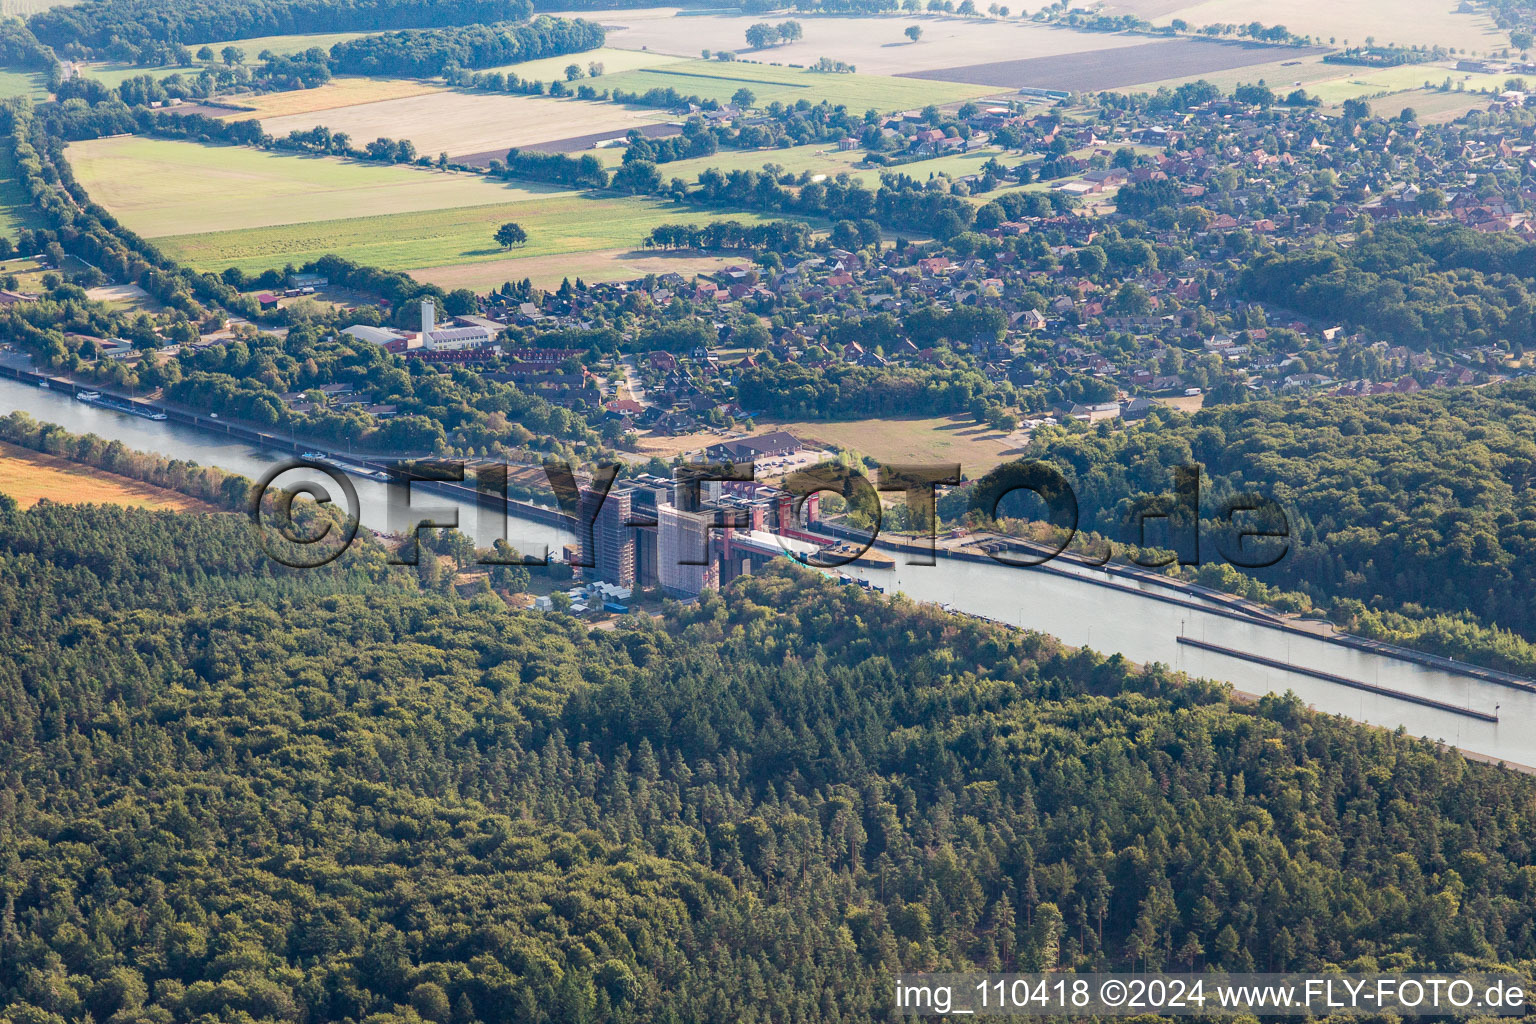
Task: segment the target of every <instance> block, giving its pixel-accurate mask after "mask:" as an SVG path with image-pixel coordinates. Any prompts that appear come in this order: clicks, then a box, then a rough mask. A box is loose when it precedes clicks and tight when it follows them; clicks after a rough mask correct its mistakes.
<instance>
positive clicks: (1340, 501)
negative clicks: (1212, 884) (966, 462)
mask: <svg viewBox="0 0 1536 1024" xmlns="http://www.w3.org/2000/svg"><path fill="white" fill-rule="evenodd" d="M1533 438H1536V381H1530V380H1523V381H1517V382H1511V383H1507V384H1502V385H1497V386H1493V387H1488V388H1481V389H1455V390H1436V391H1426V392H1423V393H1421V394H1417V395H1412V396H1380V397H1375V398H1368V399H1333V400H1330V401H1328V402H1326V403H1322V402H1305V401H1297V400H1291V401H1269V402H1252V403H1247V404H1243V405H1227V406H1218V407H1215V408H1212V409H1207V410H1203V411H1201V412H1199V413H1197V414H1195V415H1193V416H1181V415H1178V414H1165V413H1163V412H1161V411H1158V412H1155V413H1154V414H1153V419H1152V420H1151V421H1150V424H1149V425H1148V426H1147V427H1145V428H1144V429H1138V430H1124V431H1111V430H1108V429H1102V430H1093V431H1085V432H1067V431H1058V430H1045V431H1040V432H1038V433H1037V434H1036V435H1035V440H1034V441H1033V443H1032V445H1031V447H1030V449H1029V455H1031V456H1042V457H1046V458H1049V459H1051V460H1053V461H1054V462H1055V463H1056V464H1057V465H1058V466H1060V467H1061V468H1062V469H1063V470H1064V471H1065V472H1066V473H1067V475H1068V476H1069V477H1070V479H1071V480H1072V483H1073V487H1074V489H1075V491H1076V494H1077V499H1078V502H1079V503H1080V506H1081V511H1082V517H1083V521H1082V526H1083V528H1084V529H1089V530H1096V531H1099V532H1101V533H1104V534H1106V535H1108V536H1124V531H1123V524H1124V523H1125V521H1126V514H1127V512H1128V511H1129V509H1130V508H1131V505H1132V503H1133V502H1135V501H1136V500H1138V499H1139V498H1141V497H1143V496H1145V495H1149V494H1162V493H1171V484H1170V477H1169V470H1170V468H1171V467H1173V466H1176V465H1181V464H1189V463H1199V464H1201V465H1202V466H1203V467H1204V473H1205V478H1204V481H1203V487H1204V493H1203V494H1202V502H1203V509H1202V514H1203V515H1205V516H1208V517H1209V516H1214V515H1215V514H1216V513H1217V512H1218V510H1219V508H1220V503H1221V501H1222V499H1223V498H1225V497H1227V496H1230V495H1233V494H1236V493H1239V492H1244V491H1248V492H1258V493H1261V494H1267V495H1269V496H1271V497H1273V498H1275V499H1276V500H1278V501H1279V502H1280V503H1281V504H1282V505H1283V506H1284V507H1285V509H1286V511H1287V513H1288V515H1289V517H1290V525H1291V531H1292V535H1293V538H1294V541H1295V543H1293V545H1292V548H1291V552H1290V554H1288V555H1287V556H1286V558H1285V559H1283V560H1282V561H1281V562H1280V563H1279V564H1278V565H1276V566H1274V567H1273V568H1270V569H1263V570H1251V571H1250V574H1251V575H1253V576H1255V577H1256V578H1258V579H1261V580H1264V581H1266V582H1269V583H1272V584H1275V585H1279V586H1282V587H1284V588H1285V589H1288V590H1297V591H1301V592H1303V593H1306V594H1308V595H1310V596H1311V597H1312V598H1313V600H1315V601H1317V602H1318V603H1321V604H1325V605H1326V604H1329V603H1331V602H1334V601H1337V600H1339V599H1353V600H1357V601H1361V602H1365V603H1366V604H1367V605H1369V606H1374V607H1378V608H1385V609H1391V610H1395V611H1403V610H1406V611H1409V612H1413V613H1419V612H1423V611H1428V612H1431V613H1434V612H1446V613H1451V614H1457V613H1466V612H1470V613H1471V614H1472V615H1474V616H1476V617H1477V619H1478V620H1480V621H1481V622H1482V623H1483V624H1486V625H1493V624H1497V625H1499V626H1503V627H1507V628H1509V629H1513V630H1517V631H1519V632H1520V633H1522V634H1523V635H1524V636H1526V637H1527V638H1536V609H1533V608H1532V605H1531V602H1530V600H1529V595H1530V594H1531V593H1532V591H1533V589H1536V576H1533V571H1536V570H1533V567H1536V487H1533V485H1536V440H1533ZM963 500H964V498H963V497H961V498H957V499H951V505H950V506H949V511H950V512H951V513H953V512H955V510H956V506H955V504H954V503H955V502H956V501H962V502H963ZM1217 557H1218V556H1217V555H1216V553H1215V552H1214V551H1212V550H1210V548H1209V545H1207V547H1206V548H1205V558H1206V559H1207V560H1215V559H1217ZM1453 653H1454V652H1453Z"/></svg>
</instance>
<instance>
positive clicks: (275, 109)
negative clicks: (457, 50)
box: [227, 78, 448, 142]
mask: <svg viewBox="0 0 1536 1024" xmlns="http://www.w3.org/2000/svg"><path fill="white" fill-rule="evenodd" d="M447 91H448V90H447V89H445V88H444V87H443V86H441V85H433V84H431V83H430V82H422V81H418V80H417V79H414V78H333V79H331V80H330V81H329V82H326V83H325V84H324V85H320V86H316V87H315V88H313V89H294V90H292V91H290V92H269V93H266V94H265V95H261V96H232V97H229V98H228V99H227V102H229V103H237V104H239V105H240V106H242V107H248V108H250V109H248V110H242V111H239V112H238V113H234V114H231V115H229V117H228V118H227V120H230V121H249V120H251V119H252V118H256V117H260V118H269V117H300V116H301V115H312V114H316V113H318V112H320V111H323V110H324V111H329V110H336V109H338V108H341V107H353V106H357V105H358V104H363V103H381V102H384V101H386V100H398V99H404V98H406V97H408V96H425V95H429V94H432V93H441V92H447ZM316 124H329V121H316V120H314V119H313V118H309V119H307V120H305V122H304V123H303V124H301V125H293V126H291V128H302V129H308V128H313V127H314V126H315V125H316ZM291 128H284V129H283V134H285V135H286V134H287V133H288V132H289V131H290V130H291ZM268 130H269V131H270V130H271V129H268ZM391 137H392V138H393V136H391ZM376 138H378V136H377V135H371V136H369V137H368V140H367V141H370V142H371V141H372V140H373V139H376Z"/></svg>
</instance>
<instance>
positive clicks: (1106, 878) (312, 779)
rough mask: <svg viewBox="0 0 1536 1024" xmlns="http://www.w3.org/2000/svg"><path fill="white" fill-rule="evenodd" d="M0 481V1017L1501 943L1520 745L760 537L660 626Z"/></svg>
mask: <svg viewBox="0 0 1536 1024" xmlns="http://www.w3.org/2000/svg"><path fill="white" fill-rule="evenodd" d="M0 504H3V505H6V506H7V507H5V508H0V621H3V622H4V623H5V626H4V629H0V864H3V865H4V871H3V874H0V1005H3V1006H4V1009H0V1015H3V1016H6V1017H8V1018H9V1019H11V1020H15V1021H27V1022H32V1021H39V1022H42V1021H58V1020H69V1021H85V1020H87V1019H91V1020H96V1021H104V1020H117V1021H129V1020H142V1021H192V1020H194V1019H224V1020H296V1021H297V1020H308V1021H321V1020H347V1019H351V1020H362V1019H365V1018H366V1019H370V1020H373V1021H376V1022H379V1024H384V1022H389V1021H415V1020H422V1019H425V1020H430V1021H434V1022H452V1024H457V1022H470V1021H476V1020H483V1021H503V1020H507V1021H511V1020H516V1021H520V1022H521V1021H535V1022H539V1021H558V1022H574V1021H583V1022H588V1021H592V1022H595V1021H679V1022H681V1021H700V1022H705V1021H710V1022H713V1021H723V1020H731V1021H769V1020H772V1021H809V1020H817V1021H836V1020H848V1021H853V1020H867V1019H871V1018H884V1017H886V1016H887V1005H888V1004H887V995H886V989H885V983H886V978H887V977H888V975H889V973H890V972H892V971H895V970H898V969H918V968H938V967H970V966H975V967H990V968H1012V967H1017V968H1044V967H1050V966H1054V965H1069V966H1083V965H1089V964H1100V965H1109V966H1113V967H1117V968H1121V969H1123V968H1126V967H1137V968H1140V967H1154V968H1155V967H1159V966H1168V967H1187V966H1189V965H1193V966H1195V967H1196V968H1197V969H1198V968H1200V967H1203V966H1205V965H1207V964H1210V965H1219V966H1224V967H1230V968H1259V969H1281V968H1297V969H1300V968H1313V967H1317V966H1320V965H1322V964H1325V963H1334V964H1341V965H1348V966H1351V967H1356V968H1362V969H1370V968H1373V967H1382V968H1394V967H1409V966H1415V965H1425V966H1427V965H1437V966H1440V967H1445V968H1454V967H1461V966H1465V965H1474V964H1475V965H1492V964H1509V965H1514V966H1516V967H1517V969H1521V970H1523V971H1526V972H1529V970H1530V969H1531V968H1532V967H1533V966H1536V866H1533V858H1536V847H1533V838H1532V837H1533V836H1536V782H1533V780H1531V779H1529V778H1526V777H1524V776H1520V775H1517V774H1514V773H1510V772H1506V771H1502V770H1498V769H1494V768H1489V767H1483V766H1477V765H1473V764H1470V763H1468V762H1466V761H1465V760H1464V759H1463V758H1461V757H1460V756H1458V755H1456V754H1454V753H1451V752H1446V751H1438V750H1436V749H1435V748H1433V747H1431V746H1429V745H1426V744H1423V743H1420V742H1417V741H1414V740H1411V739H1409V738H1407V737H1405V736H1402V735H1394V734H1391V733H1387V732H1384V731H1380V730H1369V729H1365V728H1362V727H1357V726H1354V725H1351V724H1348V723H1346V722H1344V721H1342V720H1338V719H1333V718H1326V717H1320V716H1316V715H1313V714H1310V713H1308V712H1307V711H1306V710H1305V709H1304V708H1303V707H1302V706H1301V705H1300V704H1299V702H1297V701H1295V700H1286V699H1279V698H1270V699H1266V700H1264V701H1262V702H1260V703H1258V704H1249V705H1243V704H1236V703H1232V702H1230V701H1229V700H1228V698H1227V697H1226V696H1225V694H1224V692H1223V691H1220V690H1218V689H1217V688H1215V687H1212V686H1209V685H1205V684H1198V683H1190V682H1185V681H1183V680H1181V679H1177V678H1174V677H1171V676H1169V675H1168V674H1167V673H1166V672H1165V671H1164V670H1162V669H1161V668H1155V667H1154V668H1152V669H1150V670H1147V671H1139V670H1132V669H1131V668H1130V667H1129V666H1127V665H1126V664H1125V663H1124V662H1122V661H1120V660H1118V659H1112V660H1109V661H1105V660H1103V659H1101V658H1099V657H1098V656H1096V655H1093V654H1090V653H1083V652H1076V653H1073V652H1067V651H1064V650H1062V649H1061V648H1059V647H1058V646H1057V645H1056V644H1055V642H1054V641H1051V640H1049V639H1047V638H1043V637H1039V636H1035V635H1029V634H1022V633H1010V632H1004V631H1002V630H1000V629H999V628H997V627H993V626H989V625H986V624H982V623H977V622H972V621H967V620H960V619H956V618H953V617H950V616H947V615H945V614H943V613H941V612H939V611H937V610H935V609H931V608H923V607H919V606H917V605H914V604H912V603H910V602H907V601H905V600H901V599H892V600H886V599H884V598H880V597H874V596H871V595H868V594H866V593H863V592H860V591H858V590H857V589H856V588H848V587H836V586H834V585H832V584H831V583H829V582H827V581H824V580H821V579H819V578H817V577H814V576H811V575H810V574H808V573H805V572H804V571H801V570H795V569H790V568H788V567H786V568H784V569H779V570H773V571H771V572H768V573H766V574H764V575H762V576H759V577H755V578H751V579H748V580H745V581H742V582H740V583H738V584H736V585H733V586H732V587H731V588H729V589H728V590H727V592H725V593H724V594H718V595H717V594H713V593H708V594H706V595H705V596H704V597H703V598H702V599H701V601H700V602H699V603H698V605H696V606H694V607H690V608H676V609H674V610H673V611H672V613H671V616H670V618H669V619H667V620H666V621H659V622H653V621H650V620H646V619H639V620H625V621H624V622H623V623H622V624H621V626H620V628H618V629H617V630H614V631H612V632H607V633H603V632H588V631H587V629H586V627H585V626H583V625H582V624H580V623H578V622H576V621H575V620H572V619H569V618H566V617H561V616H544V615H540V614H537V613H518V612H513V611H509V610H508V609H506V608H505V606H504V605H503V604H502V602H501V601H500V599H499V598H496V597H494V596H491V595H488V594H484V595H480V596H476V597H473V598H467V599H466V598H461V597H458V596H456V595H455V594H454V593H453V592H452V591H451V590H449V589H448V588H447V586H446V583H447V578H446V576H445V574H444V573H443V571H442V570H441V567H440V565H439V564H437V563H436V562H434V560H433V559H432V558H430V557H424V561H425V562H426V564H425V565H424V566H423V567H421V568H420V569H418V570H410V569H405V568H402V567H390V566H387V565H385V564H383V553H382V551H381V550H380V549H379V548H378V547H377V546H375V545H372V544H364V545H361V546H359V547H356V548H354V549H353V551H351V552H349V553H348V555H347V556H345V557H344V558H343V559H342V560H341V561H339V562H338V563H336V564H334V565H332V566H330V567H327V568H325V569H321V570H312V571H307V572H299V571H293V570H287V569H283V568H281V567H278V566H275V565H274V564H273V563H271V562H269V561H267V560H266V559H265V557H264V556H263V555H262V554H261V553H260V551H259V548H258V547H257V546H256V545H255V544H254V543H253V542H252V540H251V537H250V535H249V533H248V532H247V527H246V525H245V524H244V522H243V521H242V520H241V519H240V518H239V517H236V516H228V515H210V516H186V515H173V514H168V513H149V512H142V511H128V510H122V509H115V508H105V507H76V506H61V505H54V504H49V503H44V504H41V505H39V506H37V507H35V508H33V509H32V510H30V511H27V512H20V511H16V510H15V509H14V507H13V506H10V505H9V504H8V503H0Z"/></svg>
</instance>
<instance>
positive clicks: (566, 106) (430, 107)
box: [253, 76, 667, 156]
mask: <svg viewBox="0 0 1536 1024" xmlns="http://www.w3.org/2000/svg"><path fill="white" fill-rule="evenodd" d="M615 77H617V76H615ZM310 91H311V92H320V91H321V90H320V89H314V90H310ZM253 105H254V104H253ZM666 119H667V115H666V114H665V113H663V112H661V111H656V110H637V109H634V108H631V107H625V106H621V105H619V104H617V103H602V102H596V101H587V100H574V99H555V98H553V97H549V96H513V95H508V94H505V93H476V92H458V91H448V90H442V89H433V90H431V91H429V92H425V93H424V94H421V95H416V96H409V97H406V98H404V99H391V100H383V101H380V102H356V103H354V104H353V105H350V106H337V107H335V108H334V109H328V110H326V111H325V112H324V114H323V116H316V114H315V113H312V112H311V113H303V114H291V115H288V116H285V117H272V116H265V115H263V116H262V122H261V126H262V128H264V129H265V130H266V131H267V132H268V133H270V134H272V135H287V134H288V133H289V132H290V131H293V130H294V129H299V130H301V131H302V130H306V129H309V128H313V127H314V126H315V125H317V124H324V125H325V126H326V127H327V128H329V129H331V131H333V132H346V133H347V134H348V135H350V136H352V138H353V140H354V141H356V142H359V143H362V142H368V141H371V140H373V139H376V138H379V137H381V136H382V137H386V138H392V139H410V140H411V141H412V142H413V143H415V144H416V149H417V151H418V152H421V153H427V154H431V155H436V154H437V153H447V154H449V155H450V156H461V155H468V154H472V153H483V152H485V151H487V150H494V149H501V150H505V149H507V148H508V147H509V146H519V147H521V146H531V145H535V144H537V143H540V142H552V141H555V140H558V139H564V138H567V137H569V136H572V135H581V134H584V133H587V132H603V131H612V132H614V134H616V135H622V134H623V133H624V132H625V131H626V130H628V129H629V128H632V127H635V126H637V125H641V124H650V123H655V122H657V121H664V120H666Z"/></svg>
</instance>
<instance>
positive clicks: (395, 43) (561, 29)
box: [330, 15, 604, 78]
mask: <svg viewBox="0 0 1536 1024" xmlns="http://www.w3.org/2000/svg"><path fill="white" fill-rule="evenodd" d="M603 35H604V33H603V28H602V26H601V25H598V24H596V23H594V22H590V21H585V20H582V19H580V18H575V19H572V18H551V17H549V16H548V15H540V16H539V17H537V18H535V19H534V20H533V21H532V22H529V23H527V24H514V23H513V22H512V21H501V22H499V23H496V24H482V25H475V24H471V25H461V26H451V27H443V28H433V29H427V30H420V31H405V32H391V33H386V34H381V35H373V36H363V37H361V38H359V39H351V40H347V41H344V42H340V43H337V44H336V45H334V46H332V47H331V54H330V64H331V70H332V71H333V72H335V73H337V74H348V75H409V76H413V77H420V78H425V77H431V76H435V75H441V74H444V73H445V72H446V71H448V70H449V69H451V68H486V67H494V66H496V65H498V64H514V63H517V62H520V61H528V60H537V59H539V58H541V57H557V56H560V55H562V54H567V53H578V52H580V51H582V50H591V49H595V48H597V47H599V46H602V45H603Z"/></svg>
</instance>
